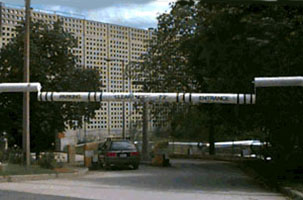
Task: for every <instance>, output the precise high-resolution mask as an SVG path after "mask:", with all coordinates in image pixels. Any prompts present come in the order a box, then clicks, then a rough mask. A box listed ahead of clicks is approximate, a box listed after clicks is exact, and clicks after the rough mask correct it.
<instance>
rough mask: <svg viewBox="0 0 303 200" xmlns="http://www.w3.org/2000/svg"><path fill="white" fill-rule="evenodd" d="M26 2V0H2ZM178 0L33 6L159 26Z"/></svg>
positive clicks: (65, 0) (37, 0) (40, 2)
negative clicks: (159, 21)
mask: <svg viewBox="0 0 303 200" xmlns="http://www.w3.org/2000/svg"><path fill="white" fill-rule="evenodd" d="M0 1H1V2H3V3H7V4H8V5H9V4H13V5H21V6H23V5H24V0H0ZM172 1H175V0H31V5H32V7H33V8H38V9H43V10H54V11H62V12H67V13H72V14H79V15H83V16H85V18H86V19H90V20H96V21H101V22H107V23H113V24H118V25H124V26H131V27H137V28H145V29H146V28H149V27H154V28H155V27H156V26H157V19H156V17H157V16H158V15H159V14H161V13H164V12H166V11H169V3H170V2H172Z"/></svg>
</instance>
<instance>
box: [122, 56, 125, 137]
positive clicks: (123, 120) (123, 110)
mask: <svg viewBox="0 0 303 200" xmlns="http://www.w3.org/2000/svg"><path fill="white" fill-rule="evenodd" d="M121 62H122V90H123V91H122V92H125V84H124V79H125V78H124V60H121ZM122 138H123V139H125V102H124V101H122Z"/></svg>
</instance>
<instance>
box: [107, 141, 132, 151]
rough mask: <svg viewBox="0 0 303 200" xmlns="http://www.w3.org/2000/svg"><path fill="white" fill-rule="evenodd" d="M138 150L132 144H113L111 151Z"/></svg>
mask: <svg viewBox="0 0 303 200" xmlns="http://www.w3.org/2000/svg"><path fill="white" fill-rule="evenodd" d="M134 149H136V147H135V145H133V144H132V143H130V142H125V141H123V142H113V143H112V146H111V150H134Z"/></svg>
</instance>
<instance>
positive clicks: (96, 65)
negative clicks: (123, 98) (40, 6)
mask: <svg viewBox="0 0 303 200" xmlns="http://www.w3.org/2000/svg"><path fill="white" fill-rule="evenodd" d="M31 16H32V21H34V22H35V21H38V20H41V21H43V22H45V23H49V24H53V23H54V22H55V21H57V20H60V21H62V22H63V26H64V29H65V30H66V31H68V32H71V33H73V34H74V36H75V37H76V38H77V39H78V48H75V49H73V50H72V51H73V53H74V54H75V55H77V56H78V58H79V61H78V62H79V63H78V64H79V65H80V66H82V67H83V68H88V69H94V70H97V71H98V72H99V74H100V80H101V81H102V86H100V91H103V92H123V91H124V92H135V91H138V90H140V86H138V85H133V84H132V81H131V80H129V79H127V78H125V79H124V80H123V79H122V77H123V76H122V71H123V68H126V66H127V65H128V63H129V62H132V61H139V58H140V55H141V54H142V53H145V52H146V51H147V49H146V46H145V42H146V41H147V40H150V39H152V38H153V37H154V35H153V32H154V31H153V29H149V30H144V29H138V28H132V27H126V26H120V25H114V24H108V23H102V22H97V21H90V20H86V19H85V18H84V17H83V16H80V15H79V16H70V15H68V14H63V13H58V12H48V11H41V10H32V14H31ZM0 17H1V19H0V30H1V33H0V48H3V47H5V45H6V44H8V43H9V42H10V40H11V39H12V38H13V37H15V36H16V32H15V27H16V25H17V24H18V23H19V22H20V21H22V20H24V18H25V10H24V8H23V7H21V6H20V7H18V6H12V5H8V4H4V3H0ZM123 81H124V85H125V87H124V88H123V87H122V85H123ZM122 110H123V109H122V103H121V102H109V103H107V102H102V103H101V109H100V110H96V117H95V118H94V119H91V120H90V122H89V123H86V124H85V126H84V127H83V129H81V130H67V131H66V136H67V137H68V136H70V137H71V138H73V139H72V140H74V136H75V135H77V138H78V139H77V140H83V138H85V137H95V138H98V137H104V136H108V135H115V134H116V135H120V134H121V133H122V125H123V119H122V116H123V115H122ZM141 112H142V111H141V110H140V109H133V105H132V103H131V102H125V132H126V134H127V135H129V134H131V131H130V130H131V129H135V127H136V125H137V124H139V123H140V122H141V121H142V113H141Z"/></svg>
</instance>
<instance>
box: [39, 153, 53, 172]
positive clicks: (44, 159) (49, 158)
mask: <svg viewBox="0 0 303 200" xmlns="http://www.w3.org/2000/svg"><path fill="white" fill-rule="evenodd" d="M38 164H39V165H40V167H42V168H46V169H54V168H56V167H57V161H56V159H55V155H54V153H53V152H46V153H44V154H43V155H41V157H40V159H39V161H38Z"/></svg>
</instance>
